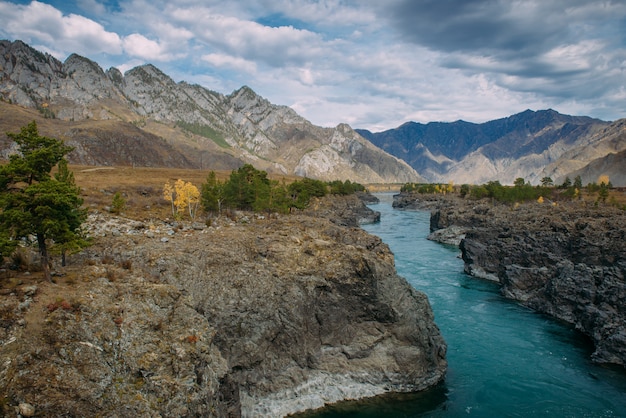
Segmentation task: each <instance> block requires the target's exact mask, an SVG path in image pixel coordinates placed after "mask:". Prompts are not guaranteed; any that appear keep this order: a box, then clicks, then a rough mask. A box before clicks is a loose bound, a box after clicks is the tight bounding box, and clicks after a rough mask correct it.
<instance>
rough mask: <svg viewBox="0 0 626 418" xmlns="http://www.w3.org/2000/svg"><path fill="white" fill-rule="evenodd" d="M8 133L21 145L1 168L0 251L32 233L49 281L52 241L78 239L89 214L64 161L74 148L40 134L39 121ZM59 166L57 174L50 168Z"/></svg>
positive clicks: (6, 250) (74, 241) (14, 244)
mask: <svg viewBox="0 0 626 418" xmlns="http://www.w3.org/2000/svg"><path fill="white" fill-rule="evenodd" d="M7 136H8V137H9V138H11V139H12V140H13V141H15V142H16V143H17V145H18V153H17V154H14V155H11V156H10V157H9V163H8V164H6V165H3V166H0V229H1V230H2V231H3V233H2V234H0V240H1V241H2V242H1V243H0V249H1V250H2V252H3V255H9V254H10V253H11V252H12V251H13V250H15V248H16V247H17V245H18V244H19V242H20V241H26V242H28V240H29V239H30V237H31V236H34V237H35V240H36V242H37V247H38V249H39V253H40V254H41V268H42V270H43V272H44V276H45V278H46V279H47V280H50V259H49V255H48V249H49V245H50V244H51V243H53V242H56V243H61V244H67V245H69V244H70V243H72V245H73V244H74V243H77V242H80V239H79V236H80V226H81V224H82V222H83V221H84V220H85V216H86V211H85V210H84V209H83V208H81V206H82V204H83V200H82V199H81V198H80V189H79V188H78V187H76V185H75V184H74V178H73V175H72V174H71V172H69V170H67V165H66V164H64V163H63V162H64V161H65V155H66V154H67V153H69V152H70V151H71V150H72V148H71V147H68V146H65V145H64V144H63V142H62V141H59V140H57V139H54V138H48V137H45V136H40V135H39V133H38V131H37V124H36V123H35V121H33V122H31V123H30V124H28V125H27V126H25V127H23V128H22V129H21V131H20V132H19V133H7ZM57 164H60V167H59V168H60V170H59V172H58V173H57V176H56V177H55V178H53V177H52V176H51V175H50V172H51V171H52V168H53V167H54V166H56V165H57Z"/></svg>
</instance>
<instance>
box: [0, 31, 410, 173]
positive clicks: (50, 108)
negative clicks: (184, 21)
mask: <svg viewBox="0 0 626 418" xmlns="http://www.w3.org/2000/svg"><path fill="white" fill-rule="evenodd" d="M0 98H2V99H3V100H4V101H6V102H9V103H10V104H17V105H20V106H24V107H27V108H31V109H38V110H39V112H40V113H41V114H42V115H43V116H47V117H51V118H55V119H58V120H60V121H64V122H66V124H68V125H71V124H72V123H77V122H81V121H82V122H85V121H102V120H108V121H112V122H111V125H115V128H110V129H112V130H114V131H116V135H113V134H110V135H107V134H106V133H103V132H100V137H107V136H108V138H107V139H108V140H112V137H114V136H118V137H122V136H123V137H124V138H125V139H124V140H125V141H129V140H130V139H132V138H135V137H137V136H143V133H142V134H140V135H139V134H137V132H136V129H137V128H138V129H140V130H141V131H143V132H145V133H147V134H150V135H154V136H156V137H159V138H161V139H163V140H164V141H165V142H166V143H167V145H168V146H169V147H171V148H172V149H173V150H174V151H175V152H177V153H178V154H181V155H182V156H183V157H184V159H186V160H187V161H186V162H185V163H184V164H185V167H186V168H191V167H194V166H195V167H197V168H200V167H202V166H203V165H205V164H208V163H210V162H217V163H219V164H221V166H226V167H225V168H231V169H233V168H237V167H239V166H241V165H243V164H245V163H250V164H253V165H255V166H256V167H257V168H259V169H263V170H267V171H268V172H272V173H277V174H284V175H295V174H297V175H302V176H306V177H311V178H318V179H320V180H335V179H342V180H346V179H347V180H351V181H356V182H359V183H404V182H407V181H419V180H421V178H420V177H419V175H418V174H417V172H415V170H414V169H412V168H411V167H410V166H409V165H408V164H406V163H405V162H404V161H402V160H400V159H398V158H396V157H394V156H391V155H389V154H387V153H385V152H384V151H382V150H380V149H379V148H377V147H375V146H374V145H373V144H371V143H370V142H369V141H367V140H365V139H364V138H362V137H361V136H359V135H357V134H356V133H354V131H353V130H352V128H350V127H347V125H343V124H341V125H339V126H337V127H335V128H322V127H318V126H315V125H313V124H312V123H311V122H309V121H307V120H306V119H304V118H303V117H301V116H300V115H298V114H297V113H296V112H295V111H294V110H293V109H291V108H289V107H287V106H279V105H274V104H272V103H270V102H269V101H268V100H267V99H264V98H262V97H261V96H259V95H257V94H256V93H255V92H254V91H253V90H252V89H250V88H249V87H247V86H244V87H242V88H240V89H238V90H235V91H234V92H233V93H231V94H230V95H224V94H221V93H217V92H214V91H211V90H209V89H206V88H204V87H202V86H199V85H197V84H189V83H187V82H184V81H183V82H179V83H176V82H174V80H173V79H172V78H171V77H169V76H168V75H167V74H165V73H164V72H162V71H161V70H160V69H158V68H157V67H155V66H154V65H152V64H144V65H141V66H138V67H135V68H132V69H130V70H128V71H126V72H125V73H124V74H122V73H121V72H120V71H119V70H118V69H115V68H110V69H108V70H106V71H104V70H103V69H102V68H101V67H100V66H99V65H98V64H97V63H95V62H94V61H91V60H90V59H88V58H85V57H81V56H79V55H77V54H71V55H70V56H69V57H68V58H67V59H66V60H65V62H61V61H59V60H57V59H56V58H54V57H52V56H51V55H49V54H44V53H41V52H39V51H37V50H35V49H34V48H32V47H30V46H28V45H27V44H25V43H24V42H22V41H15V42H10V41H0ZM7 111H10V109H9V108H7ZM8 118H9V119H10V117H8ZM7 123H8V122H7ZM129 124H130V125H129ZM19 128H20V127H19V126H13V127H11V130H13V131H15V130H18V129H19ZM88 131H89V130H88V129H85V131H84V135H83V136H82V137H77V138H74V140H75V142H76V143H77V144H78V145H79V146H80V145H82V141H87V140H93V139H94V138H97V137H98V136H97V135H95V134H93V133H89V132H88ZM122 132H123V133H124V134H123V135H122V134H121V133H122ZM66 133H67V132H62V133H61V135H60V139H64V140H66V139H68V137H67V135H66ZM129 138H130V139H129ZM142 144H143V145H144V146H146V147H150V146H151V142H150V141H149V140H144V141H142ZM0 151H1V152H3V153H4V154H6V152H7V151H6V149H4V150H0ZM137 151H138V152H141V151H139V150H137ZM130 157H132V155H129V156H128V157H127V158H126V159H119V158H118V159H117V160H116V163H126V164H135V163H137V161H131V158H130ZM69 158H70V161H72V162H75V163H86V161H84V159H83V156H81V155H78V154H77V153H73V154H70V155H69ZM92 159H95V160H98V159H102V158H99V157H98V158H92ZM135 160H137V158H135ZM222 160H224V161H222ZM181 161H182V160H181ZM109 164H111V163H109ZM154 164H161V162H160V161H158V162H155V163H154ZM221 168H224V167H221Z"/></svg>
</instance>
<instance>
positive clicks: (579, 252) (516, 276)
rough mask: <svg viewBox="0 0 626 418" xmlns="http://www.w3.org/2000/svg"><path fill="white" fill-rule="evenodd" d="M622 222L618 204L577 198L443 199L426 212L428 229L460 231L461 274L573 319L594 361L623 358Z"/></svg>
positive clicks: (625, 361)
mask: <svg viewBox="0 0 626 418" xmlns="http://www.w3.org/2000/svg"><path fill="white" fill-rule="evenodd" d="M624 225H626V213H625V212H624V211H623V210H619V209H616V208H614V207H610V206H608V205H599V206H595V205H592V204H589V205H586V204H585V203H584V202H580V201H576V202H559V203H554V204H549V203H544V204H540V203H537V202H532V203H527V204H522V205H519V206H508V205H500V204H495V205H494V204H488V203H485V202H476V201H464V200H461V199H459V198H447V199H443V200H441V202H440V205H439V207H438V208H437V209H435V210H433V212H432V215H431V230H433V231H436V230H441V231H446V230H447V231H451V230H452V229H453V228H456V229H457V230H458V231H461V232H462V233H463V234H464V238H463V239H462V240H461V241H460V249H461V252H462V257H463V260H464V262H465V271H466V272H467V273H468V274H471V275H473V276H476V277H480V278H484V279H488V280H494V281H497V282H499V283H500V284H501V290H502V294H503V295H504V296H505V297H507V298H511V299H514V300H517V301H519V302H520V303H522V304H523V305H525V306H528V307H530V308H532V309H534V310H536V311H538V312H542V313H546V314H549V315H551V316H553V317H555V318H558V319H561V320H564V321H566V322H568V323H570V324H573V325H574V326H575V327H576V328H577V329H579V330H580V331H582V332H583V333H585V334H586V335H588V336H589V337H590V338H591V339H592V341H593V343H594V345H595V351H594V353H593V356H592V358H593V360H594V361H596V362H599V363H613V364H619V365H626V279H625V278H626V230H625V229H624ZM449 235H454V233H453V232H450V234H449Z"/></svg>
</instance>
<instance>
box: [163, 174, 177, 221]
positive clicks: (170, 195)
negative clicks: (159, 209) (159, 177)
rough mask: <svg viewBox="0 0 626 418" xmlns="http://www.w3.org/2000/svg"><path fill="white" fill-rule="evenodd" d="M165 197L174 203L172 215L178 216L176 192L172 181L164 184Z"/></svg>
mask: <svg viewBox="0 0 626 418" xmlns="http://www.w3.org/2000/svg"><path fill="white" fill-rule="evenodd" d="M163 198H164V199H165V200H167V201H168V202H170V203H171V204H172V215H173V216H176V209H177V208H176V206H175V205H174V200H175V199H176V193H175V192H174V188H173V187H172V185H171V184H170V182H169V181H168V182H166V183H165V185H164V186H163Z"/></svg>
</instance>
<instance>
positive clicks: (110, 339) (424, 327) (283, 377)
mask: <svg viewBox="0 0 626 418" xmlns="http://www.w3.org/2000/svg"><path fill="white" fill-rule="evenodd" d="M351 199H352V200H351ZM355 199H356V197H354V196H351V197H347V198H344V199H340V201H338V203H337V204H338V205H339V206H338V207H339V210H340V211H341V212H342V213H344V217H343V218H344V219H343V220H339V221H338V220H335V222H331V221H329V220H327V219H324V218H322V217H321V216H320V213H321V214H323V213H328V214H329V213H331V211H332V208H333V207H334V206H335V204H334V203H332V201H329V200H328V199H325V200H324V201H319V202H317V203H316V206H317V207H319V208H321V209H323V211H321V212H319V213H318V214H316V215H315V216H308V215H304V214H294V215H289V216H283V217H280V218H275V217H272V218H267V217H263V216H257V215H252V214H239V215H237V217H234V216H233V218H232V220H231V219H230V218H226V217H221V218H219V219H214V220H213V223H212V225H211V226H210V227H207V226H206V225H203V224H199V223H195V224H189V223H180V222H161V221H155V220H151V221H136V220H129V219H124V218H119V217H111V216H109V215H104V214H101V213H94V214H92V215H91V219H90V221H89V232H90V234H91V235H92V236H94V237H96V242H95V244H94V245H93V246H92V247H90V248H88V249H86V250H85V251H83V252H82V253H80V254H77V255H75V256H73V257H72V258H71V259H70V266H69V267H67V268H66V269H64V270H62V272H63V273H64V274H65V275H64V276H62V277H58V278H57V281H58V283H57V284H56V285H50V284H47V283H36V284H35V285H32V284H30V283H19V282H16V283H15V284H14V286H13V287H12V288H11V287H3V288H2V291H3V298H2V300H1V301H0V309H1V311H2V313H3V315H2V322H1V324H2V327H0V358H1V359H2V362H1V363H0V393H3V394H4V396H5V397H4V398H3V399H2V404H1V405H0V408H3V409H0V410H1V411H2V413H3V414H7V415H8V414H9V413H12V414H14V412H13V409H14V408H19V407H20V405H21V406H22V408H28V407H32V408H33V409H34V413H35V414H37V415H41V416H59V415H63V414H66V413H67V411H71V413H72V414H74V415H77V416H78V415H79V416H97V415H101V416H129V415H130V416H156V415H160V416H181V417H182V416H246V417H263V416H265V417H278V416H285V415H287V414H290V413H294V412H298V411H303V410H306V409H310V408H318V407H321V406H323V405H324V404H325V403H330V402H336V401H339V400H343V399H358V398H363V397H369V396H374V395H378V394H382V393H386V392H392V391H399V392H405V391H417V390H422V389H424V388H426V387H428V386H430V385H433V384H435V383H437V382H438V381H440V380H441V379H442V378H443V375H444V373H445V370H446V361H445V353H446V345H445V342H444V341H443V339H442V337H441V335H440V333H439V330H438V328H437V327H436V325H435V324H434V322H433V314H432V311H431V308H430V305H429V303H428V300H427V298H426V296H425V295H424V294H422V293H420V292H418V291H416V290H415V289H413V288H412V287H411V286H410V285H409V284H408V283H407V282H406V280H404V279H403V278H401V277H399V276H398V275H397V273H396V271H395V268H394V265H393V254H392V253H391V252H390V251H389V248H388V247H387V246H386V245H385V244H384V243H383V242H382V241H381V240H380V239H379V238H377V237H374V236H372V235H369V234H367V233H365V232H364V231H363V230H361V229H359V228H355V227H345V226H342V225H341V224H353V222H355V219H357V218H358V217H360V216H361V215H359V213H361V212H362V209H358V210H357V211H346V210H345V208H346V206H349V205H352V206H353V207H356V206H357V205H358V202H356V200H355ZM331 218H333V219H336V218H335V215H333V216H331ZM25 277H27V276H25ZM22 280H28V279H27V278H24V279H22Z"/></svg>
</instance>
